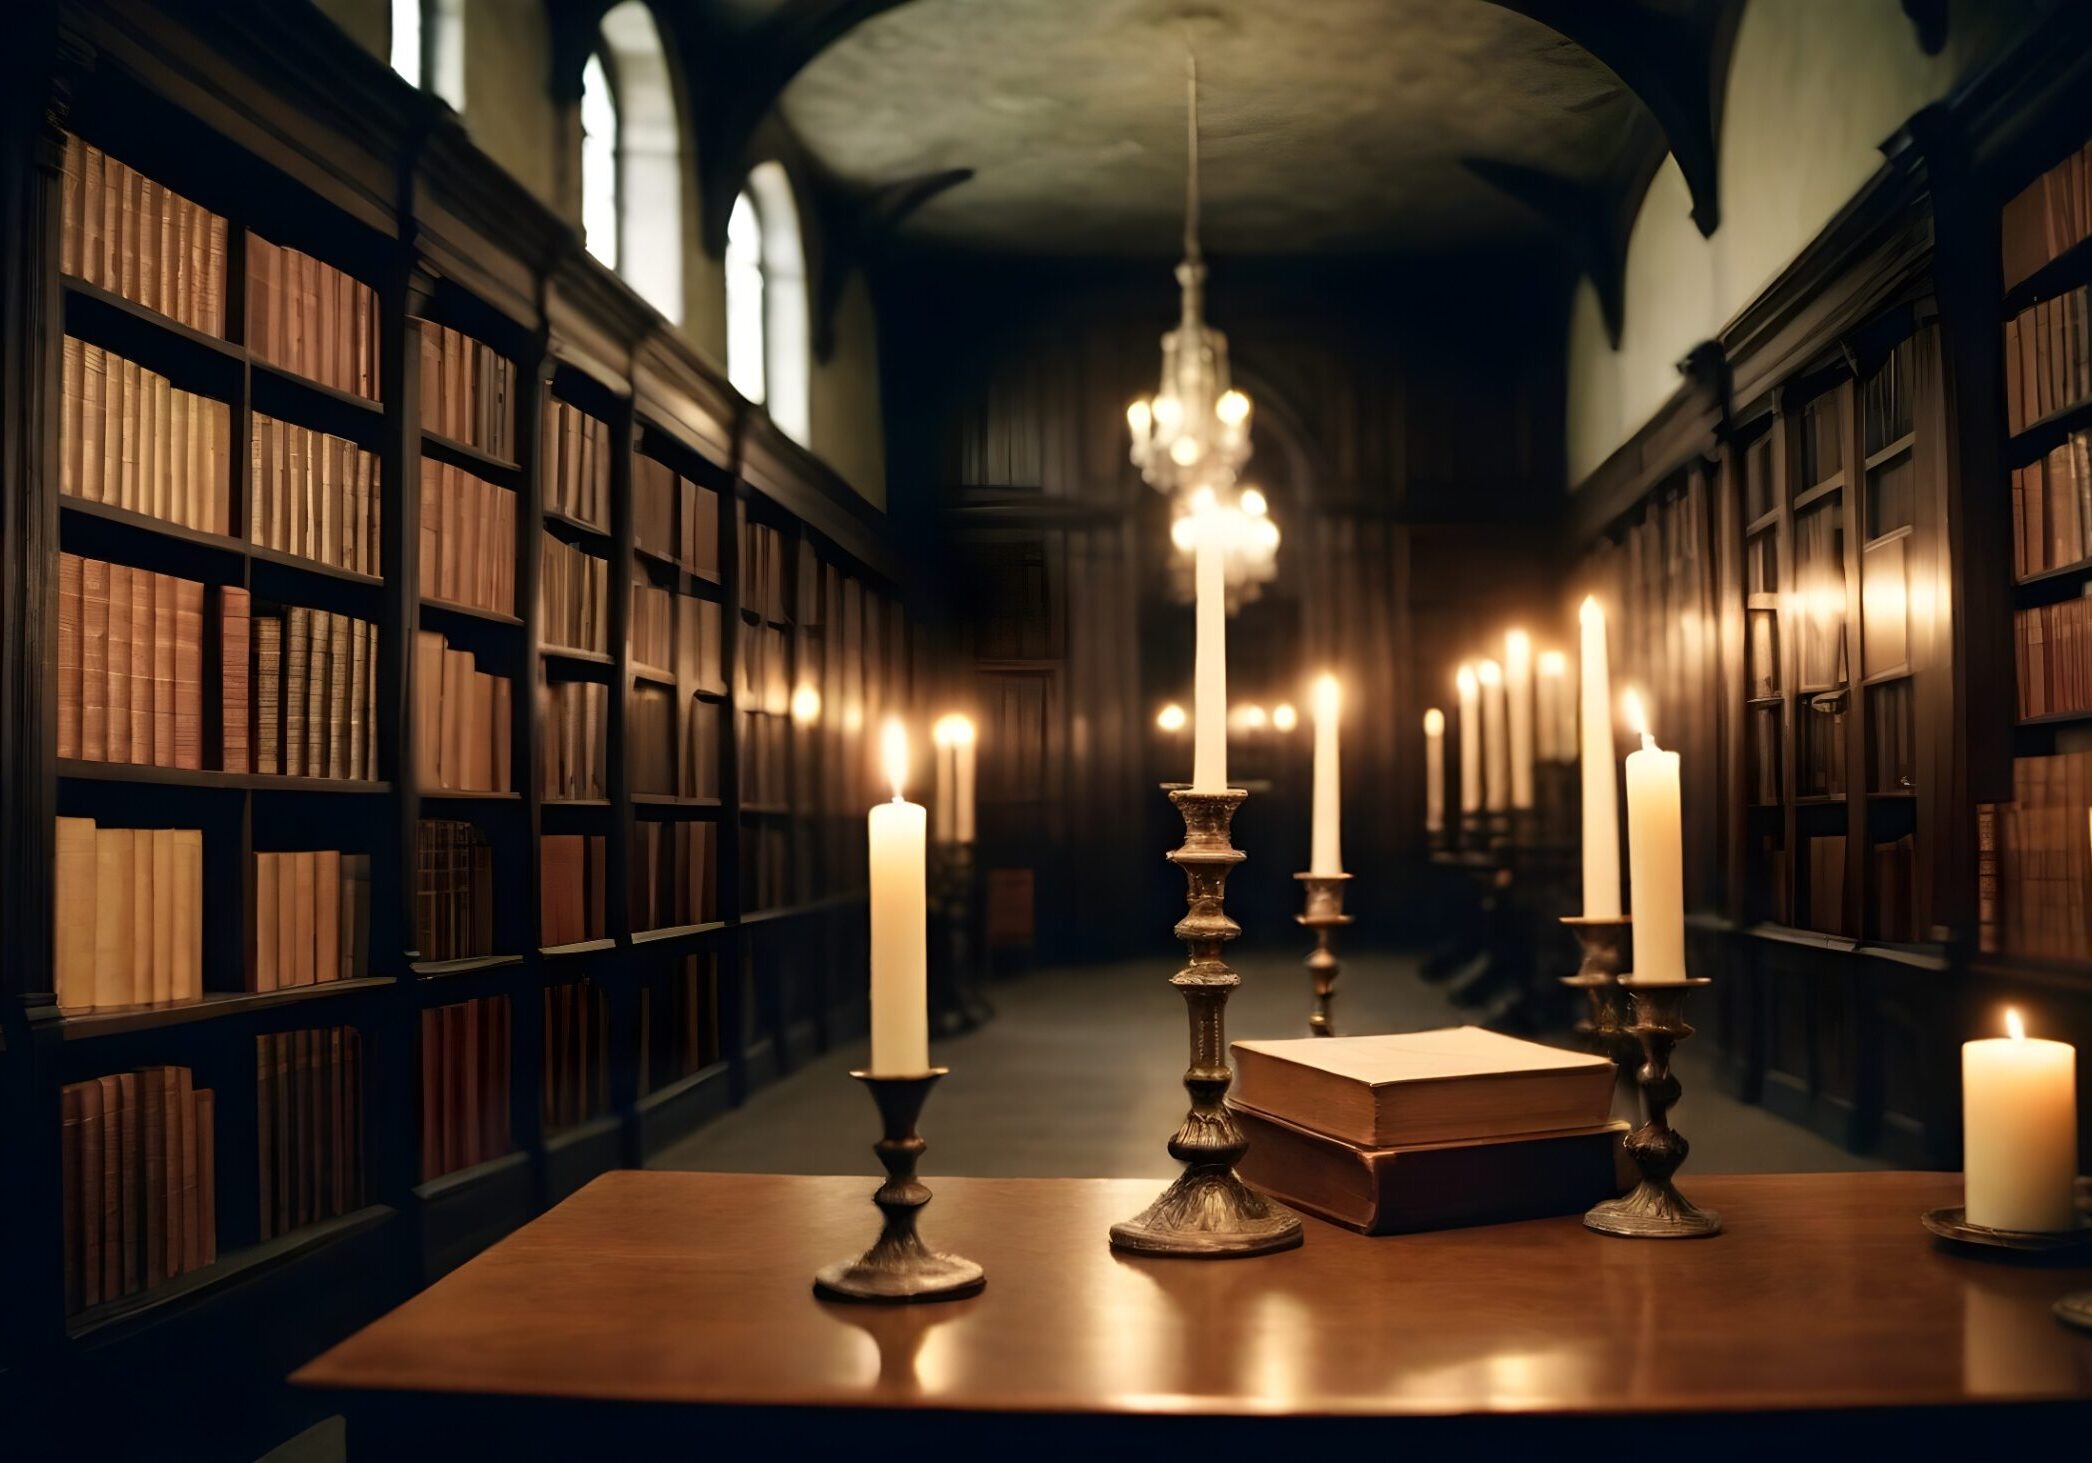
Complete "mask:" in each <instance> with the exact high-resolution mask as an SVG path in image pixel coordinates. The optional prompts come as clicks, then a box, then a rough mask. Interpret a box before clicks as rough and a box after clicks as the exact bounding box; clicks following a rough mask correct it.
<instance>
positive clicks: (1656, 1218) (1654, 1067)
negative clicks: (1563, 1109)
mask: <svg viewBox="0 0 2092 1463" xmlns="http://www.w3.org/2000/svg"><path fill="white" fill-rule="evenodd" d="M1708 984H1711V982H1709V981H1708V980H1706V979H1705V978H1704V977H1703V978H1699V979H1692V978H1687V979H1684V980H1672V981H1663V982H1660V983H1659V982H1655V981H1637V980H1635V979H1634V978H1633V977H1632V976H1628V977H1627V978H1626V979H1624V980H1623V981H1622V982H1621V988H1622V989H1624V990H1625V991H1626V992H1627V994H1628V996H1629V997H1630V998H1631V999H1632V1000H1633V1002H1634V1024H1633V1025H1632V1026H1630V1027H1628V1028H1627V1029H1628V1030H1629V1031H1630V1032H1631V1033H1633V1035H1634V1036H1636V1037H1637V1038H1639V1039H1640V1041H1641V1044H1642V1066H1641V1070H1640V1071H1639V1072H1638V1073H1636V1074H1635V1075H1636V1076H1637V1078H1638V1079H1639V1080H1640V1082H1641V1084H1642V1101H1643V1102H1644V1103H1645V1104H1646V1105H1647V1106H1648V1110H1649V1118H1648V1121H1647V1122H1645V1123H1643V1124H1642V1125H1641V1126H1640V1127H1638V1128H1636V1129H1635V1130H1634V1131H1633V1132H1631V1133H1629V1134H1628V1135H1627V1142H1626V1146H1627V1156H1628V1157H1629V1158H1632V1159H1633V1160H1634V1166H1635V1167H1636V1168H1638V1169H1640V1170H1641V1174H1642V1181H1641V1182H1640V1183H1638V1184H1636V1185H1635V1187H1634V1191H1633V1192H1632V1193H1630V1194H1628V1195H1627V1196H1626V1197H1624V1198H1620V1199H1608V1200H1606V1201H1605V1202H1604V1203H1603V1204H1600V1205H1598V1206H1597V1207H1596V1208H1594V1209H1593V1210H1591V1212H1590V1213H1588V1214H1586V1215H1585V1216H1584V1226H1585V1228H1587V1229H1595V1230H1596V1231H1598V1233H1600V1234H1610V1235H1618V1236H1619V1237H1621V1238H1622V1239H1700V1238H1703V1237H1705V1236H1707V1235H1714V1234H1720V1233H1721V1232H1722V1217H1721V1216H1720V1215H1719V1214H1716V1213H1715V1212H1714V1211H1713V1210H1711V1209H1699V1208H1695V1207H1694V1206H1693V1204H1692V1203H1691V1202H1690V1201H1689V1200H1687V1199H1686V1197H1685V1196H1684V1195H1683V1194H1681V1193H1679V1192H1678V1190H1677V1187H1676V1186H1675V1185H1673V1184H1672V1182H1671V1175H1672V1174H1674V1173H1676V1172H1677V1171H1678V1167H1679V1165H1680V1164H1682V1163H1684V1162H1685V1156H1686V1154H1688V1153H1690V1152H1691V1151H1692V1145H1691V1144H1689V1143H1687V1142H1686V1141H1685V1135H1684V1134H1682V1133H1679V1132H1677V1131H1676V1130H1675V1129H1673V1128H1672V1127H1671V1125H1670V1123H1669V1122H1668V1121H1667V1118H1668V1115H1669V1113H1670V1110H1671V1106H1672V1104H1674V1103H1676V1102H1677V1101H1678V1095H1679V1093H1680V1091H1681V1090H1682V1089H1681V1088H1680V1087H1679V1085H1678V1079H1677V1078H1676V1077H1674V1076H1673V1075H1671V1048H1672V1047H1674V1046H1676V1045H1677V1044H1678V1043H1679V1042H1681V1041H1683V1040H1685V1038H1686V1037H1688V1036H1691V1035H1692V1028H1691V1027H1690V1026H1688V1025H1686V1024H1685V994H1686V992H1687V991H1689V990H1692V989H1694V988H1695V987H1697V986H1703V985H1708Z"/></svg>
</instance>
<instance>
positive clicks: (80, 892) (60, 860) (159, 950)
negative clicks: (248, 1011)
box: [51, 818, 203, 1015]
mask: <svg viewBox="0 0 2092 1463" xmlns="http://www.w3.org/2000/svg"><path fill="white" fill-rule="evenodd" d="M54 852H55V857H54V861H53V862H54V867H53V870H52V876H53V877H52V884H53V896H52V921H51V923H52V931H53V945H54V947H55V948H54V950H53V955H52V970H53V975H54V979H55V983H56V986H57V994H58V1008H59V1009H60V1010H61V1011H63V1012H65V1013H67V1014H68V1015H72V1014H81V1013H85V1012H89V1011H117V1010H123V1009H125V1008H127V1007H137V1006H165V1005H171V1004H173V1003H175V1002H178V1001H193V1000H196V999H198V998H200V997H201V996H202V995H203V830H202V829H200V828H104V827H101V826H100V825H98V824H97V823H96V822H95V820H94V819H92V818H60V819H58V826H57V838H56V844H55V850H54Z"/></svg>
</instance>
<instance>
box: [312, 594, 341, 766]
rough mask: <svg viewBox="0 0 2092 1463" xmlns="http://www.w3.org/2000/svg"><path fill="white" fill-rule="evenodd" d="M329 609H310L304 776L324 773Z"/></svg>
mask: <svg viewBox="0 0 2092 1463" xmlns="http://www.w3.org/2000/svg"><path fill="white" fill-rule="evenodd" d="M336 618H337V616H336V615H334V614H333V612H332V611H329V610H314V611H313V612H312V620H311V632H312V641H311V648H310V649H309V651H308V652H307V654H308V656H309V657H310V659H309V662H308V664H307V666H306V671H305V775H306V776H307V777H325V776H327V701H328V695H327V693H328V688H329V686H330V685H331V684H332V679H333V668H332V667H333V658H334V621H335V620H336Z"/></svg>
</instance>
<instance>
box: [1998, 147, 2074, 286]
mask: <svg viewBox="0 0 2092 1463" xmlns="http://www.w3.org/2000/svg"><path fill="white" fill-rule="evenodd" d="M2002 224H2003V227H2002V229H2001V233H2002V236H2003V244H2004V256H2005V257H2004V264H2005V287H2006V288H2007V289H2010V288H2011V287H2012V286H2013V285H2016V284H2018V283H2019V282H2020V281H2021V280H2023V279H2025V278H2026V277H2027V276H2028V275H2030V274H2032V273H2033V272H2034V271H2035V270H2037V269H2039V268H2041V266H2042V265H2044V264H2046V263H2048V262H2049V261H2050V260H2051V259H2054V258H2055V257H2057V256H2058V255H2059V254H2061V253H2063V251H2064V250H2066V249H2068V248H2070V246H2071V245H2073V244H2076V243H2077V242H2079V241H2080V240H2082V239H2085V238H2087V237H2092V143H2087V144H2086V145H2085V146H2084V147H2083V148H2082V149H2080V150H2079V151H2077V152H2074V153H2072V154H2071V155H2070V156H2069V157H2067V158H2064V159H2063V161H2062V162H2060V163H2058V164H2056V166H2054V167H2053V168H2050V169H2049V170H2048V171H2047V172H2046V173H2043V174H2042V175H2041V176H2040V177H2038V178H2036V179H2035V180H2034V181H2033V182H2032V183H2030V184H2028V185H2027V186H2026V188H2025V189H2023V190H2022V191H2021V192H2020V195H2019V196H2018V197H2017V198H2015V199H2013V200H2012V201H2011V202H2010V203H2008V204H2006V205H2005V213H2004V218H2003V220H2002Z"/></svg>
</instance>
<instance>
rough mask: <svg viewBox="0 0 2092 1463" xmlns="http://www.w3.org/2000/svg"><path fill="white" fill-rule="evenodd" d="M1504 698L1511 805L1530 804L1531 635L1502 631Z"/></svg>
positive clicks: (1521, 807)
mask: <svg viewBox="0 0 2092 1463" xmlns="http://www.w3.org/2000/svg"><path fill="white" fill-rule="evenodd" d="M1504 699H1505V700H1506V701H1507V702H1508V703H1509V711H1510V715H1509V718H1508V719H1509V723H1510V731H1511V806H1512V807H1514V808H1519V809H1525V808H1530V807H1531V806H1532V805H1533V637H1532V636H1530V635H1528V634H1526V633H1525V631H1523V630H1511V631H1508V632H1506V634H1505V635H1504Z"/></svg>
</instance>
